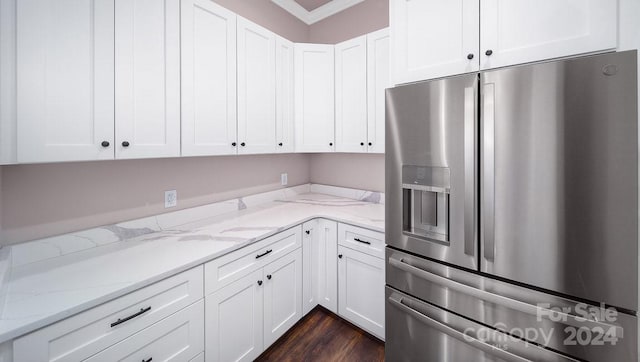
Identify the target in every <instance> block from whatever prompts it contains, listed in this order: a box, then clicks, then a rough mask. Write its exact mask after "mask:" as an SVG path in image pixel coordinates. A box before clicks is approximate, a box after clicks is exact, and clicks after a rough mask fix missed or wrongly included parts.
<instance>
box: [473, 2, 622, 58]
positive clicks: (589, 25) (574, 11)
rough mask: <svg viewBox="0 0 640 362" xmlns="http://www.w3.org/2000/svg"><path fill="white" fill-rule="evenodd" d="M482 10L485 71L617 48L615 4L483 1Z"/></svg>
mask: <svg viewBox="0 0 640 362" xmlns="http://www.w3.org/2000/svg"><path fill="white" fill-rule="evenodd" d="M480 7H481V8H480V11H481V22H480V26H481V31H480V45H481V49H480V51H481V59H482V61H481V68H482V69H489V68H495V67H502V66H507V65H512V64H519V63H526V62H533V61H538V60H543V59H551V58H557V57H563V56H569V55H574V54H580V53H587V52H595V51H601V50H606V49H614V48H615V47H616V46H617V31H618V26H617V16H618V15H617V12H618V10H617V9H618V2H617V1H616V0H583V1H574V0H542V1H541V0H520V1H511V0H482V1H481V5H480ZM488 54H490V55H488Z"/></svg>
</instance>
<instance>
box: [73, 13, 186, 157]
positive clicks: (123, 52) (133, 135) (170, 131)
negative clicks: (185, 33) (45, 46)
mask: <svg viewBox="0 0 640 362" xmlns="http://www.w3.org/2000/svg"><path fill="white" fill-rule="evenodd" d="M115 14H116V16H115V24H116V32H115V34H116V35H115V96H116V105H115V120H116V121H115V134H116V138H115V140H116V143H117V144H116V145H115V149H116V157H117V158H144V157H173V156H180V0H116V1H115ZM67 18H69V16H67Z"/></svg>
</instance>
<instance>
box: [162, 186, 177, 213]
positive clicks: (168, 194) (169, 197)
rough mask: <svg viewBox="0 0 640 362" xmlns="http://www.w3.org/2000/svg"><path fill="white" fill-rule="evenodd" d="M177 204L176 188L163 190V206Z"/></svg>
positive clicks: (167, 206)
mask: <svg viewBox="0 0 640 362" xmlns="http://www.w3.org/2000/svg"><path fill="white" fill-rule="evenodd" d="M176 205H178V193H177V192H176V190H169V191H165V192H164V208H165V209H166V208H169V207H174V206H176Z"/></svg>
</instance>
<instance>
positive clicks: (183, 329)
mask: <svg viewBox="0 0 640 362" xmlns="http://www.w3.org/2000/svg"><path fill="white" fill-rule="evenodd" d="M202 351H204V300H200V301H199V302H197V303H195V304H192V305H191V306H189V307H187V308H185V309H183V310H181V311H179V312H177V313H175V314H172V315H171V316H169V317H167V318H165V319H163V320H161V321H160V322H158V323H156V324H154V325H152V326H151V327H148V328H146V329H143V330H142V331H140V332H138V333H136V334H134V335H133V336H131V337H129V338H127V339H125V340H124V341H122V342H120V343H118V344H115V345H113V346H111V347H109V348H107V349H106V350H104V351H102V352H100V353H98V354H96V355H94V356H93V357H91V358H89V359H87V360H86V361H87V362H103V361H104V362H114V361H130V362H134V361H135V362H139V361H189V360H191V359H192V358H195V357H196V356H198V354H199V353H201V352H202Z"/></svg>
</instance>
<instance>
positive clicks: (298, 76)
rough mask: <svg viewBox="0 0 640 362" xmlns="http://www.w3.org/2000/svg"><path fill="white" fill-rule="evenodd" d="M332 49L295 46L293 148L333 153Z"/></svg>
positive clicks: (327, 47)
mask: <svg viewBox="0 0 640 362" xmlns="http://www.w3.org/2000/svg"><path fill="white" fill-rule="evenodd" d="M333 62H334V59H333V45H324V44H296V45H295V62H294V63H295V64H294V67H295V115H296V116H295V133H296V139H295V147H296V151H297V152H331V151H333V150H334V114H333V112H334V64H333Z"/></svg>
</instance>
